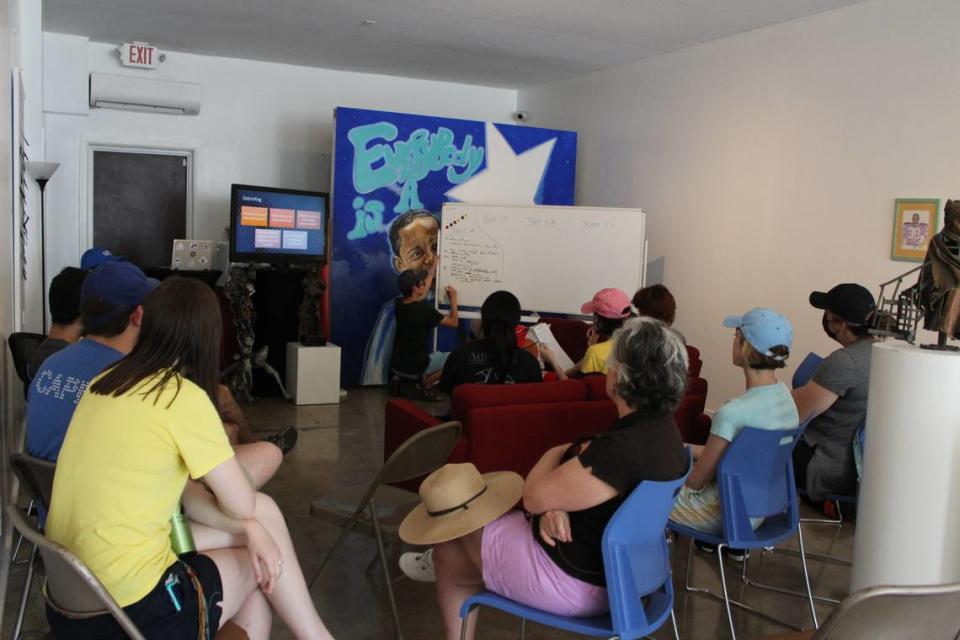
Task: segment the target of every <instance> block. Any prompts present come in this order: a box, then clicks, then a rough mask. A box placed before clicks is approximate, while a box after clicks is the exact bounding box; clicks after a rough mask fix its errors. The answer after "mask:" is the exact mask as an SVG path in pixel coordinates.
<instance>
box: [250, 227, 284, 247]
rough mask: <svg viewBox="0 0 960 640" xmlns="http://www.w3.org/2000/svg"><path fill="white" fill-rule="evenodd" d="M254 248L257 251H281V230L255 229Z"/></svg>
mask: <svg viewBox="0 0 960 640" xmlns="http://www.w3.org/2000/svg"><path fill="white" fill-rule="evenodd" d="M253 246H254V247H256V248H257V249H279V248H280V230H279V229H254V232H253Z"/></svg>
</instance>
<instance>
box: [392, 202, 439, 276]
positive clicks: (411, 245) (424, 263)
mask: <svg viewBox="0 0 960 640" xmlns="http://www.w3.org/2000/svg"><path fill="white" fill-rule="evenodd" d="M438 230H439V223H438V222H437V219H436V218H434V217H432V216H421V217H418V218H414V219H413V221H411V222H410V224H408V225H407V226H405V227H402V228H401V229H400V230H399V233H398V235H399V238H400V242H399V243H398V251H397V255H395V256H394V257H393V269H394V271H396V272H397V273H401V272H403V271H406V270H407V269H426V270H427V271H430V272H431V273H433V271H434V270H435V269H436V265H437V232H438Z"/></svg>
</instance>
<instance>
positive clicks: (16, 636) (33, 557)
mask: <svg viewBox="0 0 960 640" xmlns="http://www.w3.org/2000/svg"><path fill="white" fill-rule="evenodd" d="M38 552H39V549H37V547H36V545H34V547H33V550H32V551H31V552H30V559H29V560H27V562H29V564H28V565H27V577H26V579H25V580H24V583H23V593H22V594H21V595H20V608H19V609H17V621H16V622H15V623H14V625H13V636H12V637H13V640H20V630H21V628H23V618H24V616H25V615H26V612H27V600H29V599H30V587H31V586H32V585H33V567H34V564H35V563H36V561H37V555H38Z"/></svg>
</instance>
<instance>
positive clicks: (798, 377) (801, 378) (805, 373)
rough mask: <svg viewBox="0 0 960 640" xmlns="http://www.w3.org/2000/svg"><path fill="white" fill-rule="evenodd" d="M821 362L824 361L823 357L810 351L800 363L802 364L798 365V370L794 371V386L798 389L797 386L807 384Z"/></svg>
mask: <svg viewBox="0 0 960 640" xmlns="http://www.w3.org/2000/svg"><path fill="white" fill-rule="evenodd" d="M821 362H823V358H821V357H820V356H818V355H817V354H815V353H814V352H812V351H811V352H810V353H808V354H807V357H806V358H804V359H803V362H801V363H800V366H798V367H797V370H796V371H794V372H793V379H792V380H791V383H792V384H793V388H794V389H796V388H797V387H802V386H803V385H805V384H807V382H809V381H810V378H812V377H813V372H814V371H816V370H817V367H819V366H820V363H821Z"/></svg>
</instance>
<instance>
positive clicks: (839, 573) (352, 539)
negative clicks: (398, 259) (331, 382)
mask: <svg viewBox="0 0 960 640" xmlns="http://www.w3.org/2000/svg"><path fill="white" fill-rule="evenodd" d="M385 402H386V394H385V393H384V392H383V391H381V390H374V389H366V390H355V391H351V392H350V394H349V395H348V396H347V397H346V398H345V399H344V401H343V402H342V403H341V404H340V405H338V406H314V407H295V406H294V405H292V404H287V403H283V402H281V401H279V400H269V399H268V400H261V401H259V402H258V403H257V404H255V405H254V406H253V407H250V408H249V415H250V418H251V421H252V422H253V424H254V426H255V428H256V429H258V430H264V431H268V430H271V429H274V428H277V427H281V426H284V425H287V424H295V425H297V426H298V427H299V428H300V429H301V434H300V441H299V443H298V444H297V447H296V448H295V449H294V450H293V451H292V452H291V453H290V454H289V455H288V456H287V458H286V459H285V461H284V464H283V466H282V467H281V469H280V471H279V472H278V473H277V476H276V477H275V478H274V479H273V480H272V481H271V482H270V483H268V484H267V485H266V487H265V488H264V490H265V491H266V492H267V493H269V494H270V495H272V496H273V497H274V498H275V499H276V500H277V502H278V503H279V504H280V506H281V508H282V509H283V511H284V513H285V514H286V517H287V520H288V523H289V527H290V530H291V532H292V535H293V540H294V544H295V545H296V548H297V550H298V553H299V557H300V561H301V563H302V565H303V567H304V572H305V573H306V574H307V576H308V577H309V576H312V574H313V572H314V571H315V569H316V567H318V566H319V563H320V560H321V559H322V557H323V554H324V553H325V552H326V550H327V549H328V548H329V547H330V545H331V544H332V543H333V540H334V538H335V536H336V533H337V530H336V529H335V528H334V527H332V526H330V525H328V524H325V523H323V522H320V521H319V520H317V519H315V518H312V517H311V516H310V509H309V507H310V502H311V500H312V499H313V498H314V497H316V496H319V495H321V494H322V493H323V492H324V491H327V490H329V489H330V488H332V487H344V486H351V485H357V484H364V483H366V482H369V480H370V479H372V477H373V476H374V475H375V473H376V471H377V469H378V468H379V465H380V464H381V463H382V460H383V456H382V447H383V406H384V403H385ZM440 408H441V407H438V406H436V405H434V406H432V407H430V409H431V410H433V411H437V410H438V409H440ZM804 531H805V541H806V544H807V551H808V552H811V551H813V552H820V553H824V552H829V553H832V554H835V555H839V556H842V557H845V558H849V557H850V556H851V555H852V543H853V531H854V526H853V524H851V523H847V524H845V525H844V526H843V528H842V529H841V530H839V531H838V530H837V528H836V527H833V526H823V525H810V526H807V527H805V529H804ZM375 549H376V543H375V542H374V541H373V540H372V539H370V538H366V537H363V536H361V535H353V534H352V535H350V536H349V537H348V539H347V541H346V543H345V544H344V545H343V546H342V548H341V549H339V550H338V551H337V555H336V556H335V557H334V558H333V559H332V560H331V562H330V564H329V565H328V566H327V568H326V569H325V571H324V573H323V574H322V575H321V577H320V579H319V580H318V582H317V584H316V586H315V588H314V589H313V595H314V600H315V602H316V604H317V609H318V610H319V611H320V615H321V616H322V617H323V619H324V621H325V622H326V623H327V625H328V627H329V628H330V630H331V631H332V632H333V634H334V635H335V636H336V637H337V638H345V639H351V640H353V639H356V640H375V639H377V640H378V639H380V638H388V639H389V638H392V637H394V634H393V624H392V621H391V617H390V608H389V604H388V602H387V599H386V590H385V588H384V581H383V576H382V574H381V572H380V570H379V564H374V565H373V566H372V568H371V570H370V571H366V567H367V565H368V564H369V563H370V561H371V559H372V558H373V557H374V551H375ZM687 549H688V546H687V543H686V541H680V542H678V543H677V545H676V547H675V549H674V558H673V566H674V574H675V577H674V581H675V584H676V585H677V588H678V596H677V602H676V612H677V618H678V620H679V622H680V634H681V637H683V638H689V639H698V640H699V639H706V638H726V637H729V631H728V630H727V622H726V616H725V614H724V611H723V606H722V604H720V603H718V602H714V601H712V600H708V599H706V598H703V597H701V596H694V595H687V594H684V593H683V591H682V582H683V576H684V571H685V567H686V557H687ZM390 553H392V555H394V556H396V554H397V553H399V544H396V545H393V549H392V550H391V551H390ZM693 562H694V567H693V576H694V577H693V580H694V583H695V584H696V585H698V586H707V587H709V588H712V589H719V584H720V583H719V577H718V576H719V574H718V571H717V564H716V558H715V557H712V556H706V555H704V554H702V553H700V552H698V551H695V552H694V554H693ZM392 566H394V567H395V566H396V565H395V563H392ZM726 566H727V568H728V571H727V575H728V582H729V584H730V585H731V595H733V596H734V597H735V598H737V599H741V598H742V599H743V600H744V601H745V602H747V603H748V604H751V605H752V606H755V607H757V608H759V609H761V610H763V611H764V612H767V613H770V614H771V615H774V616H778V617H782V618H784V619H785V620H787V621H789V622H791V623H793V624H796V625H798V626H807V627H809V626H811V621H810V617H809V611H808V609H807V607H806V602H805V600H803V599H800V598H796V597H791V596H786V595H780V594H775V593H770V592H766V591H760V590H758V589H755V588H749V587H747V588H744V587H743V586H742V583H741V582H740V580H739V577H735V578H734V579H730V577H731V575H733V576H739V571H740V565H737V564H734V563H728V564H727V565H726ZM748 567H749V570H750V574H751V576H753V577H762V578H763V579H764V580H767V581H770V582H772V583H774V584H778V585H780V586H784V587H788V588H800V586H801V585H802V574H801V571H800V564H799V560H798V559H796V558H793V557H789V556H786V555H782V554H776V555H771V554H764V557H763V558H760V557H759V556H758V555H756V554H755V555H754V557H753V558H751V559H750V562H749V565H748ZM810 569H811V579H812V581H813V585H814V592H815V593H817V594H819V595H823V596H829V597H834V598H840V597H842V596H843V595H844V594H845V592H846V589H847V586H848V581H849V576H850V573H849V568H847V567H844V566H838V565H835V564H826V563H821V562H813V561H811V562H810ZM23 573H24V571H23V567H22V566H18V567H15V568H14V571H13V573H12V575H11V577H10V585H11V588H10V590H9V593H8V594H7V600H6V608H5V616H4V620H3V628H2V637H3V638H4V639H5V638H10V637H11V636H10V634H11V630H12V622H13V618H14V617H15V615H16V607H17V599H18V598H19V594H20V585H21V584H22V581H23ZM395 573H397V574H398V573H399V570H397V571H396V572H395ZM38 586H39V585H38ZM395 586H396V592H397V600H398V605H399V609H400V618H401V623H402V625H403V629H404V637H405V638H407V640H426V639H431V640H433V639H436V638H440V637H441V627H440V623H439V618H438V614H437V608H436V604H435V601H434V595H433V585H430V584H423V583H415V582H411V581H409V580H406V579H401V580H399V581H397V582H396V584H395ZM830 609H831V607H830V605H823V604H818V606H817V612H818V615H819V617H820V619H821V620H822V619H823V618H824V617H826V615H827V614H828V613H829V611H830ZM734 618H735V623H736V625H737V631H738V634H739V637H742V638H750V637H765V636H767V635H773V634H779V633H783V632H785V631H787V629H786V628H784V627H781V626H779V625H776V624H773V623H770V622H767V621H764V620H762V619H760V618H757V617H755V616H752V615H747V614H744V613H741V612H738V611H735V612H734ZM668 626H669V625H668ZM24 628H25V629H34V630H36V629H44V628H45V624H44V621H43V613H42V596H41V594H40V593H39V589H38V588H35V589H34V593H33V594H32V597H31V603H30V608H29V615H28V617H27V622H26V624H25V625H24ZM273 628H274V633H273V638H277V639H287V638H292V637H293V635H292V634H291V633H290V632H289V631H288V630H287V629H286V627H285V626H284V624H283V623H282V622H281V621H280V620H279V619H275V620H274V627H273ZM32 637H37V636H32ZM477 637H478V640H483V639H485V638H518V637H519V622H518V621H517V620H516V619H514V618H512V617H510V616H506V615H503V614H500V613H497V612H491V611H489V610H485V611H483V612H482V613H481V616H480V630H479V633H478V634H477ZM526 637H527V638H530V639H531V640H546V639H547V638H550V639H563V638H573V637H579V636H573V635H570V634H565V633H560V632H557V631H554V630H552V629H546V628H544V627H539V626H537V625H533V624H531V625H528V626H527V636H526ZM654 637H656V638H668V637H671V634H670V633H669V632H668V631H667V630H666V629H663V630H661V631H660V632H658V633H657V634H655V636H654Z"/></svg>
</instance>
